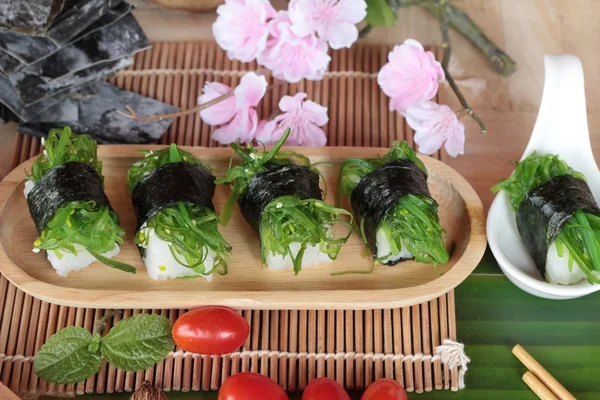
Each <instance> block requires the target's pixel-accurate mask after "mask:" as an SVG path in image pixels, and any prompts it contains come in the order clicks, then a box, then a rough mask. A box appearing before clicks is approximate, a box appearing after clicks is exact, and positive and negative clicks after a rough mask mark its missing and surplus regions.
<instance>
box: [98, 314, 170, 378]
mask: <svg viewBox="0 0 600 400" xmlns="http://www.w3.org/2000/svg"><path fill="white" fill-rule="evenodd" d="M171 350H173V339H172V337H171V321H170V320H168V319H167V318H165V317H163V316H160V315H150V314H140V315H134V316H133V317H130V318H127V319H124V320H122V321H119V322H118V323H117V324H115V326H113V327H112V329H111V330H110V332H109V333H108V335H106V336H104V337H103V338H102V343H101V345H100V352H101V353H102V356H103V357H104V358H106V360H107V361H108V362H109V363H110V364H111V365H114V366H115V367H117V368H119V369H122V370H125V371H139V370H142V369H146V368H148V367H151V366H153V365H154V364H156V363H157V362H159V361H160V360H162V359H163V358H165V357H166V356H167V355H168V354H169V352H170V351H171Z"/></svg>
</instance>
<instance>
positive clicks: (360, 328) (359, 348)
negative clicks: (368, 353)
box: [354, 310, 365, 390]
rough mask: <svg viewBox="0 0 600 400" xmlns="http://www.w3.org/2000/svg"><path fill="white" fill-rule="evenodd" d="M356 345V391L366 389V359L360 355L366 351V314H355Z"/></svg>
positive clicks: (360, 312)
mask: <svg viewBox="0 0 600 400" xmlns="http://www.w3.org/2000/svg"><path fill="white" fill-rule="evenodd" d="M354 321H355V322H354V326H355V328H356V329H355V330H354V343H355V346H356V353H357V355H356V357H355V359H354V368H355V370H356V375H355V376H356V385H355V388H356V389H359V390H360V389H364V388H365V376H364V359H363V357H362V356H361V355H360V353H362V352H364V351H365V339H364V338H365V334H364V312H363V311H360V310H359V311H355V312H354Z"/></svg>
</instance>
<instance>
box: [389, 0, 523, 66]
mask: <svg viewBox="0 0 600 400" xmlns="http://www.w3.org/2000/svg"><path fill="white" fill-rule="evenodd" d="M388 2H389V4H390V6H391V7H394V8H396V9H398V8H405V7H410V6H414V5H417V6H421V7H423V8H425V9H426V10H428V11H429V12H430V13H431V14H433V16H434V17H435V18H437V19H438V20H439V21H441V20H442V18H443V16H442V13H445V14H446V18H447V20H448V25H450V26H452V27H453V28H454V29H456V30H457V31H458V32H460V33H461V34H462V35H463V36H464V37H465V38H467V40H469V41H470V42H471V43H472V44H473V45H474V46H475V47H476V48H477V49H478V50H479V51H480V52H481V53H482V54H483V55H484V56H485V57H486V58H487V59H488V60H489V62H490V63H491V64H492V65H493V67H494V69H495V70H496V72H498V73H499V74H500V75H503V76H509V75H511V74H512V73H513V72H515V70H516V69H517V63H516V62H515V61H514V60H513V59H512V58H510V56H509V55H508V54H506V53H505V52H504V51H503V50H502V49H501V48H500V47H498V45H496V43H494V42H493V41H492V40H491V39H490V38H488V37H487V36H486V34H485V33H484V32H483V30H482V29H481V28H480V27H479V26H478V25H477V24H476V23H475V21H473V20H472V19H471V17H469V15H468V14H467V13H465V12H464V11H462V10H461V9H459V8H458V7H456V6H454V5H453V4H451V3H450V2H449V1H448V0H388Z"/></svg>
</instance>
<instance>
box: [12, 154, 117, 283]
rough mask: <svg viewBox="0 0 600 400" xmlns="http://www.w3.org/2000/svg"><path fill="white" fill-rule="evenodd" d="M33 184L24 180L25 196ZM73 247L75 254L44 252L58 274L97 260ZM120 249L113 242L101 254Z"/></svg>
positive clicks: (67, 272) (88, 253) (112, 254)
mask: <svg viewBox="0 0 600 400" xmlns="http://www.w3.org/2000/svg"><path fill="white" fill-rule="evenodd" d="M44 151H45V150H44ZM34 186H35V183H34V182H33V181H32V180H27V181H25V189H24V190H23V194H24V195H25V198H27V196H28V195H29V192H31V190H32V189H33V187H34ZM74 247H75V250H76V251H77V255H75V254H73V253H69V252H66V251H61V252H60V254H61V257H58V255H57V254H56V253H55V252H54V250H48V251H47V252H46V253H47V257H48V261H50V264H51V265H52V268H54V269H55V270H56V273H57V274H58V275H59V276H67V275H69V272H72V271H79V270H81V269H83V268H86V267H87V266H89V265H90V264H91V263H93V262H94V261H97V260H96V257H94V256H93V255H91V254H90V252H89V251H87V250H86V249H85V247H83V246H81V245H79V244H75V245H74ZM39 251H40V249H36V248H34V249H33V252H34V253H39ZM120 251H121V249H120V248H119V245H118V244H116V243H115V248H114V249H113V250H111V251H109V252H106V253H102V255H103V256H104V257H106V258H113V257H115V256H117V255H118V254H119V252H120Z"/></svg>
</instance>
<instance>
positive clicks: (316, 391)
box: [302, 378, 350, 400]
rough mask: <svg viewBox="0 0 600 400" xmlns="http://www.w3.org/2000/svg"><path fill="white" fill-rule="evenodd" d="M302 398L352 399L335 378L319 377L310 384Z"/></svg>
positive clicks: (324, 399) (313, 399)
mask: <svg viewBox="0 0 600 400" xmlns="http://www.w3.org/2000/svg"><path fill="white" fill-rule="evenodd" d="M302 400H350V395H348V393H346V391H345V390H344V388H343V387H342V385H340V384H339V383H337V382H336V381H334V380H333V379H329V378H318V379H315V380H314V381H312V382H311V383H309V384H308V386H307V387H306V389H305V390H304V394H302Z"/></svg>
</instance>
